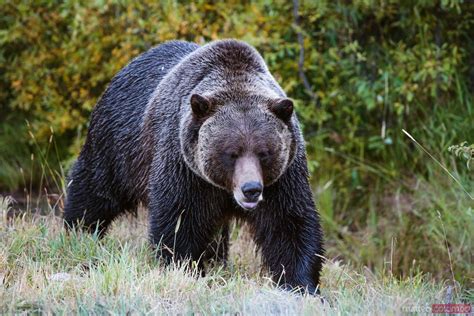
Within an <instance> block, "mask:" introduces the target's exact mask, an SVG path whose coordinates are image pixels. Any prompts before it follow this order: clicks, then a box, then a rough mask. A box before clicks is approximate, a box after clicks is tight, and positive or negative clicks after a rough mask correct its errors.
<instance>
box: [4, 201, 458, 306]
mask: <svg viewBox="0 0 474 316" xmlns="http://www.w3.org/2000/svg"><path fill="white" fill-rule="evenodd" d="M0 202H2V203H0V205H1V206H2V213H3V216H2V222H1V223H0V224H1V225H0V312H3V313H19V312H35V311H37V312H43V313H58V314H70V313H82V314H89V313H96V314H103V313H110V314H127V313H132V314H191V313H198V314H236V313H240V314H246V315H268V314H277V315H313V314H334V315H339V314H386V313H389V314H405V313H407V312H410V311H415V312H416V311H419V312H420V311H421V312H423V311H430V308H431V307H430V306H431V304H433V303H443V302H444V301H445V299H446V288H445V286H444V285H443V284H436V283H434V282H432V281H429V280H426V279H425V278H424V277H423V276H421V275H416V276H413V277H412V278H409V279H406V280H397V279H395V278H392V277H389V276H387V275H374V274H372V273H371V272H370V271H368V270H366V271H363V272H357V271H354V270H353V269H352V268H351V267H349V266H346V265H344V264H341V263H340V262H336V261H331V260H329V261H328V263H327V264H326V265H325V267H324V272H323V278H322V284H321V286H322V295H323V296H324V297H325V298H326V300H325V301H324V302H322V301H321V300H320V299H319V298H317V297H312V296H299V295H295V294H292V293H288V292H285V291H281V290H279V289H277V288H275V287H274V286H273V285H272V282H271V281H270V280H269V278H268V275H267V274H266V273H265V271H264V270H262V269H261V266H260V263H261V261H260V258H259V256H258V255H255V245H254V244H253V243H252V241H251V239H250V237H249V235H248V233H247V232H246V230H245V229H242V228H241V227H239V226H238V225H237V224H235V226H234V228H233V233H232V236H233V237H232V247H231V255H230V262H229V265H228V267H226V268H223V267H221V266H216V267H213V268H212V269H211V270H210V271H209V273H208V274H207V276H206V277H199V278H198V277H196V275H195V273H193V272H192V269H187V268H186V267H184V266H175V267H168V268H165V267H163V266H161V265H160V264H159V262H157V260H155V259H154V257H153V255H152V253H151V250H150V248H149V244H148V240H147V230H146V214H145V212H142V213H140V214H139V216H138V218H122V219H121V220H119V221H117V222H116V223H115V224H114V226H113V228H112V230H111V231H110V234H108V235H107V237H106V238H104V239H103V240H101V241H97V239H96V238H95V237H94V236H91V235H88V234H81V233H78V234H70V235H68V234H66V233H65V232H64V230H63V227H62V221H61V219H60V218H58V217H56V216H54V215H47V216H38V215H33V214H25V215H23V216H20V217H17V218H14V219H8V218H7V216H6V212H7V206H6V204H7V203H6V202H5V201H0ZM190 270H191V271H190ZM451 299H452V300H453V301H455V300H457V297H456V296H455V297H452V298H451Z"/></svg>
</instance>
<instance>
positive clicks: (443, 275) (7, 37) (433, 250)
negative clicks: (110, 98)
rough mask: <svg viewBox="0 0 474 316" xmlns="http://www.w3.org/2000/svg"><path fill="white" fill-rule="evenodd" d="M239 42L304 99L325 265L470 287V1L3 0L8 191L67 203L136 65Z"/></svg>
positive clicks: (2, 162)
mask: <svg viewBox="0 0 474 316" xmlns="http://www.w3.org/2000/svg"><path fill="white" fill-rule="evenodd" d="M230 37H233V38H238V39H241V40H244V41H247V42H248V43H250V44H252V45H254V46H255V47H256V48H257V49H258V50H259V51H260V52H261V53H262V55H263V56H264V58H265V60H266V62H267V63H268V65H269V67H270V70H271V71H272V73H273V74H274V75H275V77H276V79H277V80H278V82H280V84H281V85H282V86H283V88H284V89H285V90H286V91H287V93H288V95H289V96H290V97H292V98H293V99H294V100H295V101H296V104H297V110H298V114H299V116H300V118H301V121H302V123H303V125H304V133H305V139H306V140H307V146H308V156H309V157H308V158H309V161H310V168H311V172H312V183H313V185H314V192H315V195H316V198H317V204H318V206H319V209H320V212H321V214H322V218H323V225H324V230H325V232H326V239H327V248H328V257H329V258H335V259H340V260H343V261H344V262H349V263H351V264H352V265H355V266H360V267H364V266H366V267H368V268H369V269H370V270H372V271H378V272H381V273H388V274H390V275H393V276H396V277H399V278H406V277H410V276H413V275H417V274H418V273H419V272H420V271H421V272H423V273H428V274H430V275H431V276H432V277H434V278H436V279H437V280H446V279H447V280H449V281H448V282H449V283H450V284H452V285H454V286H455V287H456V286H457V284H458V283H461V284H463V285H464V286H465V287H467V288H468V289H469V288H471V289H472V288H473V285H474V283H473V282H474V275H473V271H472V266H473V264H472V263H473V262H474V260H473V259H474V258H473V251H472V249H474V238H473V235H472V232H473V231H474V208H473V200H472V198H470V197H469V195H468V194H470V195H471V196H472V195H474V193H473V186H472V184H473V171H472V169H473V167H472V163H471V166H470V169H469V168H468V167H469V165H466V162H467V161H468V160H470V159H472V155H473V150H472V147H469V144H471V143H473V142H474V123H473V122H474V104H473V93H474V88H473V87H474V4H472V3H467V2H466V3H463V1H461V0H442V1H431V0H418V1H416V2H411V1H381V0H356V1H352V2H350V1H304V2H301V3H299V5H298V3H297V1H295V2H288V1H256V2H253V1H225V2H221V1H211V2H209V1H197V2H192V3H187V2H177V1H162V2H160V1H151V0H150V1H148V0H147V1H137V2H135V1H133V2H132V1H130V2H128V1H85V2H77V1H66V2H62V1H33V2H31V1H13V2H8V1H7V2H2V4H1V5H0V192H4V195H6V194H13V196H15V197H16V198H17V200H20V199H21V196H22V195H23V192H24V193H26V195H27V196H31V193H32V192H34V193H35V195H38V194H39V195H40V196H41V195H43V193H44V192H56V193H61V192H63V188H64V174H65V172H67V169H68V167H69V166H70V164H71V162H72V161H73V159H74V158H75V157H76V156H77V154H78V151H79V149H80V146H81V144H82V143H83V141H84V136H85V133H86V131H87V124H88V118H89V115H90V112H91V110H92V108H93V106H94V104H95V103H96V101H97V99H98V98H99V97H100V95H101V93H102V92H103V91H104V89H105V87H106V86H107V84H108V82H109V81H110V79H111V78H112V77H113V75H114V74H115V73H117V72H118V71H119V69H120V68H122V67H123V66H125V65H126V64H127V63H128V62H129V61H130V60H131V59H132V58H133V57H135V56H137V55H138V54H140V53H141V52H144V51H145V50H147V49H148V48H150V47H152V46H154V45H157V44H159V43H161V42H163V41H167V40H171V39H183V40H189V41H194V42H197V43H200V44H204V43H206V42H208V41H210V40H214V39H222V38H230ZM302 50H303V53H302ZM402 129H405V130H406V131H408V132H409V133H410V134H411V135H412V136H413V137H414V138H415V139H416V140H417V141H418V142H419V143H420V144H421V145H422V146H423V147H424V148H425V149H426V150H427V151H428V152H430V153H431V154H432V155H433V157H434V158H436V159H437V160H438V161H439V162H440V163H441V164H442V165H445V166H446V167H447V169H448V170H450V172H451V173H452V174H453V175H454V176H455V177H456V178H458V179H459V181H460V183H461V185H462V186H463V187H464V190H463V189H462V188H461V186H460V185H458V184H457V183H456V182H455V181H453V179H452V178H451V177H449V176H448V174H447V173H446V172H445V171H444V170H443V169H442V168H441V167H440V165H439V164H437V163H436V162H435V161H434V160H433V159H431V158H430V157H429V156H428V155H427V154H426V153H425V152H424V151H423V150H422V149H421V148H420V147H419V146H417V145H416V144H415V143H414V142H413V141H411V140H410V138H408V137H407V136H406V135H405V134H404V133H402ZM464 141H467V142H468V144H464V147H462V148H465V150H464V151H461V152H459V151H456V150H455V149H453V150H452V151H453V153H451V152H449V151H448V147H449V146H451V145H456V144H460V143H462V142H464ZM459 148H461V147H459ZM469 148H471V149H469ZM469 150H470V151H469ZM458 156H459V157H458ZM465 191H467V193H466V192H465ZM28 203H29V206H27V208H30V209H31V205H32V203H31V201H29V202H28ZM467 293H468V295H469V296H470V297H472V295H473V292H472V290H471V291H469V290H468V291H467Z"/></svg>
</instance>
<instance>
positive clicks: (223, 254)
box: [206, 223, 229, 265]
mask: <svg viewBox="0 0 474 316" xmlns="http://www.w3.org/2000/svg"><path fill="white" fill-rule="evenodd" d="M228 255H229V224H228V223H226V224H224V225H223V226H222V227H221V228H220V229H219V231H218V232H217V234H216V236H215V237H214V239H213V240H212V241H211V243H210V244H209V245H208V246H207V250H206V261H211V260H214V261H215V262H219V263H222V264H224V265H226V264H227V258H228Z"/></svg>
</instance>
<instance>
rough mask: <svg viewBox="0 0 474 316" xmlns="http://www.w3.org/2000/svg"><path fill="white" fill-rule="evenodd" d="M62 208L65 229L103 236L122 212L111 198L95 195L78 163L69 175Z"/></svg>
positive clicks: (121, 208)
mask: <svg viewBox="0 0 474 316" xmlns="http://www.w3.org/2000/svg"><path fill="white" fill-rule="evenodd" d="M70 178H71V181H70V184H69V186H68V189H67V199H66V205H65V208H64V222H65V225H66V227H67V228H69V229H71V228H84V229H85V230H86V231H88V232H89V233H94V232H95V231H97V233H98V235H99V236H103V235H104V234H105V232H106V231H107V228H108V227H109V225H110V224H111V223H112V221H113V220H114V219H115V218H116V217H117V216H118V215H120V214H121V213H123V211H124V207H123V206H122V205H120V203H118V202H117V201H116V200H114V199H113V198H104V197H101V196H98V195H97V193H96V192H97V191H96V190H94V189H93V188H94V185H93V183H90V182H88V181H87V179H88V178H89V177H88V175H87V173H86V170H84V169H83V168H81V163H80V162H79V161H78V162H77V163H76V165H75V167H74V169H73V172H72V174H71V177H70Z"/></svg>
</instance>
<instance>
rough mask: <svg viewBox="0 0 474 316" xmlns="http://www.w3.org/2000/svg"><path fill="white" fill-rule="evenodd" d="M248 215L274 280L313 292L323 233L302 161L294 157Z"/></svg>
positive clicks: (320, 264)
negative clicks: (292, 161) (291, 163)
mask: <svg viewBox="0 0 474 316" xmlns="http://www.w3.org/2000/svg"><path fill="white" fill-rule="evenodd" d="M298 164H299V166H298ZM249 218H250V222H251V227H252V231H253V233H254V238H255V242H256V244H257V245H258V246H259V247H260V249H261V251H262V256H263V261H264V263H265V264H266V265H267V266H268V267H269V269H270V271H271V273H272V274H273V276H274V280H275V281H276V282H277V283H278V284H279V285H280V286H282V287H284V288H286V289H298V290H300V291H301V290H303V289H306V290H307V291H308V292H309V293H311V294H315V293H317V292H318V291H317V289H318V284H319V276H320V272H321V268H322V262H323V255H324V250H323V242H322V237H323V235H322V231H321V227H320V223H319V215H318V214H317V212H316V210H315V206H314V202H313V197H312V193H311V190H310V186H309V183H308V180H307V173H306V168H305V165H303V166H301V163H299V162H298V161H295V162H294V163H293V167H290V168H289V169H288V170H287V172H286V173H285V174H284V175H283V176H282V177H281V178H280V179H279V180H278V181H277V183H275V184H273V185H272V186H270V187H268V188H266V189H265V190H264V201H262V202H261V205H259V206H258V207H257V209H256V210H255V211H253V213H251V214H250V216H249Z"/></svg>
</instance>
